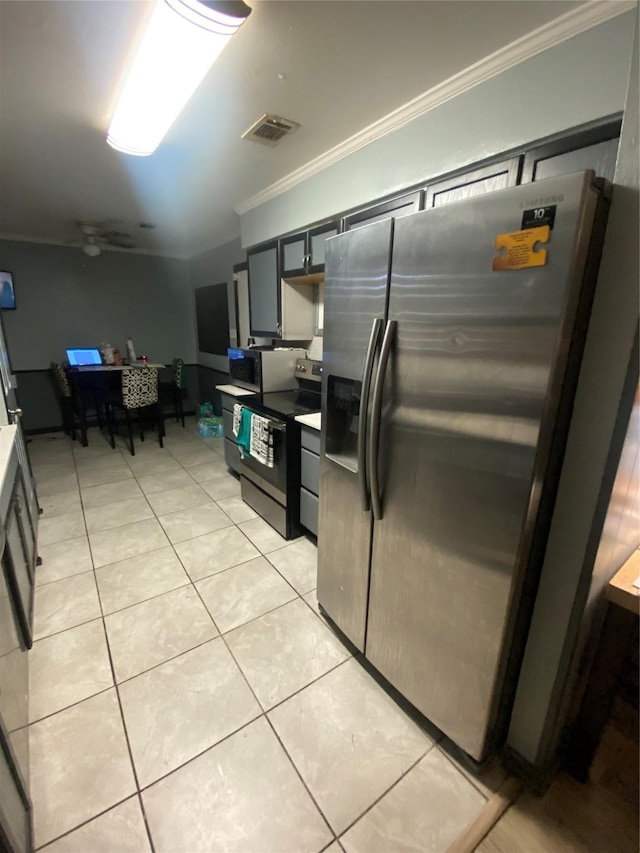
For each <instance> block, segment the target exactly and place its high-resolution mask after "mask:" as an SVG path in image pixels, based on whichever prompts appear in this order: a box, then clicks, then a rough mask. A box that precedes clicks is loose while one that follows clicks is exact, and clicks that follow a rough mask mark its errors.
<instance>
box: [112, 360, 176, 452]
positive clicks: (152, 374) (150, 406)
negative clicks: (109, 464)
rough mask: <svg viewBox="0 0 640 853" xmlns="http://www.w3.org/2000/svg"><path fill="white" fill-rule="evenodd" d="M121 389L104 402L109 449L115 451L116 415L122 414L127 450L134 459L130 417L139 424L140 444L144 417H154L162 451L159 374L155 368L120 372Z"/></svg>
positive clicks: (129, 369)
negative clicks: (127, 440)
mask: <svg viewBox="0 0 640 853" xmlns="http://www.w3.org/2000/svg"><path fill="white" fill-rule="evenodd" d="M121 375H122V387H121V393H120V394H119V395H115V394H114V395H112V396H110V397H109V399H108V402H107V425H108V429H109V439H110V441H111V447H113V448H115V446H116V443H115V435H118V434H119V433H118V432H117V429H116V427H117V423H116V419H115V412H116V411H117V410H121V411H123V412H124V419H125V423H126V425H127V433H128V439H129V450H130V451H131V455H132V456H135V455H136V451H135V447H134V444H133V416H134V415H136V414H137V416H138V421H139V424H140V440H141V441H144V416H145V415H146V414H151V415H155V421H156V424H157V427H158V438H159V441H160V447H163V446H164V445H163V441H162V439H163V436H164V420H163V417H162V407H161V406H160V400H159V398H158V371H157V369H156V368H155V367H130V368H126V369H125V370H123V371H122V374H121Z"/></svg>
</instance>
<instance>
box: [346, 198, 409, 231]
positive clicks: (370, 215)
mask: <svg viewBox="0 0 640 853" xmlns="http://www.w3.org/2000/svg"><path fill="white" fill-rule="evenodd" d="M422 201H423V194H422V190H415V191H414V192H411V193H405V194H404V195H400V196H397V197H396V198H392V199H390V200H389V201H383V202H381V203H380V204H374V205H373V206H372V207H366V208H363V209H362V210H358V211H356V212H355V213H350V214H348V215H347V216H345V217H344V219H343V220H342V230H343V231H353V229H354V228H361V227H362V226H363V225H370V224H371V223H372V222H380V220H382V219H389V218H390V217H391V216H395V217H397V216H405V215H406V214H407V213H417V211H418V210H422Z"/></svg>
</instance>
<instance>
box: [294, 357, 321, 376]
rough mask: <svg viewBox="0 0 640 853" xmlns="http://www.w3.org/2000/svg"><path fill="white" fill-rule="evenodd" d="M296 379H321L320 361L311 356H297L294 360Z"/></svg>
mask: <svg viewBox="0 0 640 853" xmlns="http://www.w3.org/2000/svg"><path fill="white" fill-rule="evenodd" d="M295 374H296V379H307V380H308V381H311V382H320V381H321V380H322V362H321V361H314V360H313V359H311V358H299V359H298V360H297V361H296V371H295Z"/></svg>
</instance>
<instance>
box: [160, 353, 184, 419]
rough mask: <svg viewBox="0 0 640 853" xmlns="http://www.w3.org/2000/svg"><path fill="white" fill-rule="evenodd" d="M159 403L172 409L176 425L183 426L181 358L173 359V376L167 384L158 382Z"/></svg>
mask: <svg viewBox="0 0 640 853" xmlns="http://www.w3.org/2000/svg"><path fill="white" fill-rule="evenodd" d="M158 388H159V393H160V402H161V404H162V405H163V406H164V405H166V404H169V405H171V406H172V407H173V411H172V416H173V417H175V419H176V423H178V421H182V426H184V408H183V405H182V398H183V396H184V391H185V374H184V361H183V360H182V359H181V358H174V359H173V376H172V378H171V380H170V381H168V382H160V384H159V386H158Z"/></svg>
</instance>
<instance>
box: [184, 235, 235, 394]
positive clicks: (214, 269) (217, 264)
mask: <svg viewBox="0 0 640 853" xmlns="http://www.w3.org/2000/svg"><path fill="white" fill-rule="evenodd" d="M244 260H246V255H245V253H244V251H243V249H242V247H241V245H240V238H239V237H238V238H236V239H235V240H231V241H230V242H229V243H224V244H223V245H222V246H218V247H216V248H215V249H210V250H209V251H208V252H204V253H202V254H201V255H196V256H195V257H193V258H191V260H190V262H189V267H190V276H191V286H192V288H193V289H194V290H195V289H196V288H198V287H205V286H206V285H208V284H218V283H220V282H222V281H226V282H227V297H228V303H229V327H230V329H233V328H235V322H236V312H235V300H234V290H233V267H234V265H235V264H239V263H242V262H243V261H244ZM193 336H194V346H196V347H197V345H198V336H197V331H196V327H195V317H194V331H193ZM196 358H197V363H198V386H199V394H200V397H199V400H200V402H205V401H208V402H211V403H213V404H214V407H215V408H216V411H219V410H220V395H219V393H218V392H217V391H216V390H215V386H216V385H220V384H223V383H225V382H227V381H228V378H229V377H228V372H229V364H228V360H227V359H226V358H224V357H222V356H218V355H212V354H211V353H208V352H199V351H198V352H197V356H196Z"/></svg>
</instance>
